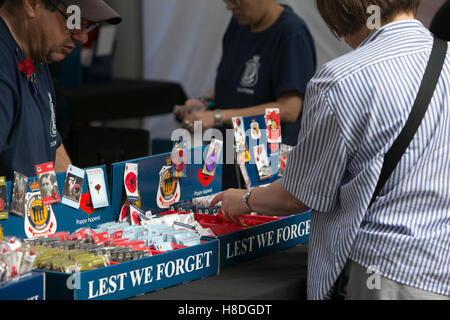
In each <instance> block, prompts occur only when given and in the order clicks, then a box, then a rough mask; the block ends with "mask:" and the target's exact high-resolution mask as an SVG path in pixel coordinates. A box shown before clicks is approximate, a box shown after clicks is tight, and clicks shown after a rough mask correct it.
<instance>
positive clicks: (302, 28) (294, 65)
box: [215, 6, 316, 145]
mask: <svg viewBox="0 0 450 320" xmlns="http://www.w3.org/2000/svg"><path fill="white" fill-rule="evenodd" d="M315 71H316V49H315V46H314V41H313V38H312V36H311V34H310V32H309V29H308V27H307V25H306V23H305V22H304V21H303V19H301V18H300V17H299V16H298V15H297V14H296V13H295V12H294V11H293V10H292V8H291V7H289V6H285V10H284V11H283V13H282V14H281V16H280V17H279V19H278V20H277V21H276V22H275V23H274V24H273V25H272V26H270V27H269V28H268V29H266V30H264V31H262V32H251V30H250V27H249V26H240V25H238V23H237V22H236V21H235V20H234V19H233V18H232V19H231V22H230V24H229V25H228V28H227V30H226V32H225V35H224V38H223V55H222V60H221V62H220V64H219V67H218V70H217V77H216V84H215V105H216V106H217V108H221V109H238V108H246V107H252V106H257V105H261V104H264V103H268V102H274V101H276V100H277V99H278V98H279V97H280V96H281V95H283V94H284V93H286V92H288V91H297V92H299V93H300V94H302V95H304V94H305V92H306V86H307V84H308V82H309V80H310V79H311V78H312V77H313V75H314V74H315ZM281 129H282V138H283V143H286V144H289V145H296V144H297V137H298V132H299V129H300V116H299V118H298V119H297V121H296V122H294V123H283V124H282V126H281Z"/></svg>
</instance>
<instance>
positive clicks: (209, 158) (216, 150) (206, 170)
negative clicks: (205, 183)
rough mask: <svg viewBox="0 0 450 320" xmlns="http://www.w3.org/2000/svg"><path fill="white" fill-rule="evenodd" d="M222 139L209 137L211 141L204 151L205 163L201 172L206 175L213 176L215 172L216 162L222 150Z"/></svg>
mask: <svg viewBox="0 0 450 320" xmlns="http://www.w3.org/2000/svg"><path fill="white" fill-rule="evenodd" d="M222 145H223V141H220V140H217V139H215V138H212V139H211V143H210V145H209V148H208V152H207V153H206V159H205V164H204V165H203V170H202V173H203V174H206V175H208V176H214V175H215V173H216V167H217V163H218V162H219V157H220V154H221V152H222Z"/></svg>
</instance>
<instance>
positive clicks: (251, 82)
mask: <svg viewBox="0 0 450 320" xmlns="http://www.w3.org/2000/svg"><path fill="white" fill-rule="evenodd" d="M260 59H261V57H260V56H258V55H256V56H253V58H251V59H250V60H248V61H247V63H246V64H245V70H244V73H243V75H242V77H241V83H240V85H241V86H243V87H247V88H251V87H254V86H255V85H256V84H257V83H258V79H259V68H260V67H261V63H260V62H259V61H260Z"/></svg>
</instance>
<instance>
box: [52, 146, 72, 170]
mask: <svg viewBox="0 0 450 320" xmlns="http://www.w3.org/2000/svg"><path fill="white" fill-rule="evenodd" d="M69 164H72V161H70V158H69V155H68V154H67V151H66V148H64V145H63V144H61V146H60V147H59V148H58V149H56V160H55V171H56V172H65V171H66V170H67V167H68V166H69Z"/></svg>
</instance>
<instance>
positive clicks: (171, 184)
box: [156, 157, 181, 209]
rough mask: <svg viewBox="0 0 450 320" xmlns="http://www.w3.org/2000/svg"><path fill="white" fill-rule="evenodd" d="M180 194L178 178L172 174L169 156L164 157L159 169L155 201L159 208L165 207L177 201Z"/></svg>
mask: <svg viewBox="0 0 450 320" xmlns="http://www.w3.org/2000/svg"><path fill="white" fill-rule="evenodd" d="M180 196H181V188H180V179H179V178H175V177H174V176H173V170H172V163H171V158H170V157H168V158H167V159H166V165H165V166H163V167H162V168H161V171H159V186H158V192H157V194H156V203H157V205H158V207H159V208H161V209H166V208H169V207H170V206H171V205H172V204H174V203H176V202H178V201H179V200H180Z"/></svg>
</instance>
